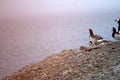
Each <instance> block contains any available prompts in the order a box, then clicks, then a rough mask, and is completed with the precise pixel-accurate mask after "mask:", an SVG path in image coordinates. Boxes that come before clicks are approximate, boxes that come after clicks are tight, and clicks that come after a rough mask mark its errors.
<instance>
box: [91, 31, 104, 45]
mask: <svg viewBox="0 0 120 80" xmlns="http://www.w3.org/2000/svg"><path fill="white" fill-rule="evenodd" d="M89 40H90V42H89V45H98V44H99V43H101V42H102V41H103V38H102V37H101V36H100V35H97V34H94V33H93V31H92V29H89Z"/></svg>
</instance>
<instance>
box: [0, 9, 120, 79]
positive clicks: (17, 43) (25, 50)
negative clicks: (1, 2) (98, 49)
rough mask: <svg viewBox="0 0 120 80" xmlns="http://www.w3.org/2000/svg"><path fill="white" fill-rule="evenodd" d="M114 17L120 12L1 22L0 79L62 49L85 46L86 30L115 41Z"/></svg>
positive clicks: (87, 33) (41, 17)
mask: <svg viewBox="0 0 120 80" xmlns="http://www.w3.org/2000/svg"><path fill="white" fill-rule="evenodd" d="M116 17H120V12H119V11H116V12H115V11H114V12H106V13H102V12H101V13H97V14H89V13H88V14H84V15H83V14H70V15H52V16H50V15H49V16H38V17H36V16H35V17H34V16H33V17H29V18H27V17H24V18H9V19H1V20H0V78H2V77H4V76H6V75H9V74H11V73H13V72H15V71H17V70H18V69H20V68H21V67H23V66H25V65H28V64H31V63H34V62H37V61H40V60H42V59H44V58H45V57H47V56H49V55H52V54H54V53H59V52H60V51H62V50H63V49H75V48H79V47H80V46H81V45H84V46H87V45H88V42H89V32H88V29H89V28H91V29H93V32H94V33H95V34H99V35H101V36H102V37H103V38H104V39H106V40H111V41H114V39H113V38H112V36H111V33H112V31H111V30H112V29H111V28H112V27H113V26H114V27H116V28H117V26H118V25H117V23H116V22H115V21H114V19H115V18H116Z"/></svg>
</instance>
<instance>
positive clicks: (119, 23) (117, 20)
mask: <svg viewBox="0 0 120 80" xmlns="http://www.w3.org/2000/svg"><path fill="white" fill-rule="evenodd" d="M115 22H117V23H118V33H120V18H116V19H115Z"/></svg>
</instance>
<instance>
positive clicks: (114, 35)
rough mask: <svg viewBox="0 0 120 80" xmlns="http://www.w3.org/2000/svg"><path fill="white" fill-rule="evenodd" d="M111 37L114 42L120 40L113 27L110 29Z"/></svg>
mask: <svg viewBox="0 0 120 80" xmlns="http://www.w3.org/2000/svg"><path fill="white" fill-rule="evenodd" d="M112 37H113V38H114V39H116V40H120V33H119V32H117V31H116V29H115V27H112Z"/></svg>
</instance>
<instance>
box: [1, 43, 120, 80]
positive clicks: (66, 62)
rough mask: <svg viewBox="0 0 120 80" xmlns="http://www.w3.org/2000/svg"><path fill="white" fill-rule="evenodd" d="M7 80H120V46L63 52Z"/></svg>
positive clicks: (109, 45)
mask: <svg viewBox="0 0 120 80" xmlns="http://www.w3.org/2000/svg"><path fill="white" fill-rule="evenodd" d="M3 80H120V42H118V41H117V42H111V43H109V44H105V45H100V46H97V47H94V48H90V47H87V48H86V47H84V46H82V47H80V48H79V49H74V50H63V51H62V52H60V53H56V54H53V55H51V56H48V57H47V58H45V59H44V60H42V61H40V62H37V63H35V64H31V65H28V66H25V67H23V68H22V69H20V70H19V71H18V72H15V73H13V74H11V75H10V76H7V77H6V78H4V79H3Z"/></svg>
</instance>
